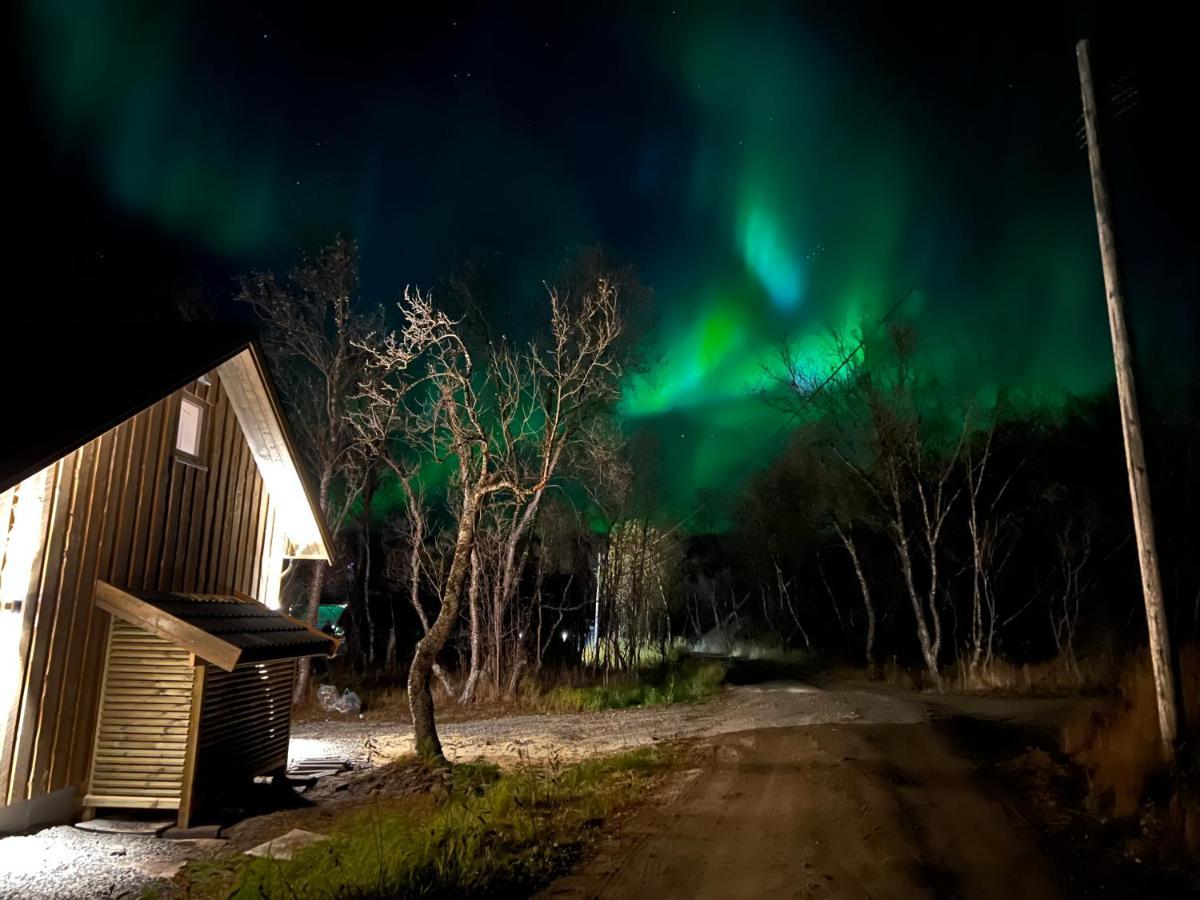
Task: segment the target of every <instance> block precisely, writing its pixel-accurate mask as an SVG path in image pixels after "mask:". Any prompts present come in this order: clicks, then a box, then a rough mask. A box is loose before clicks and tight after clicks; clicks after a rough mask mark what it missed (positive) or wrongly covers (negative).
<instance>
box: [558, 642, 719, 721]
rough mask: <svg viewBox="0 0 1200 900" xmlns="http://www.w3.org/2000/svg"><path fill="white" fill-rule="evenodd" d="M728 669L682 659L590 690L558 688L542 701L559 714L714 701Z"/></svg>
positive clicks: (684, 657)
mask: <svg viewBox="0 0 1200 900" xmlns="http://www.w3.org/2000/svg"><path fill="white" fill-rule="evenodd" d="M724 679H725V666H724V665H723V664H721V663H719V662H715V661H713V660H700V659H696V658H694V657H689V656H681V657H678V658H668V659H664V660H663V661H662V662H660V663H657V664H656V665H653V666H650V667H648V668H645V669H642V670H640V671H639V672H638V673H637V674H636V675H633V676H630V678H629V679H627V680H616V681H613V682H610V683H609V684H601V685H593V686H590V687H558V688H554V689H553V690H551V691H549V692H548V693H547V694H546V695H545V697H544V698H543V699H542V703H543V705H544V706H545V708H547V709H550V710H553V711H555V712H578V711H583V710H599V709H628V708H629V707H632V706H658V705H661V704H665V703H688V702H691V701H695V700H703V699H705V698H707V697H711V696H712V695H713V694H715V693H717V691H719V690H720V689H721V682H722V681H723V680H724Z"/></svg>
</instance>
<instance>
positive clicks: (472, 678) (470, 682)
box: [458, 551, 483, 703]
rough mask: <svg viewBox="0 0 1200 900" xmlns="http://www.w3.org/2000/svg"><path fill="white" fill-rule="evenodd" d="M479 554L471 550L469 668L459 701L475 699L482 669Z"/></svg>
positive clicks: (468, 604)
mask: <svg viewBox="0 0 1200 900" xmlns="http://www.w3.org/2000/svg"><path fill="white" fill-rule="evenodd" d="M479 570H480V562H479V554H478V553H477V552H475V551H472V552H471V584H470V586H469V587H468V588H467V606H468V611H469V614H470V618H471V670H470V672H469V673H468V674H467V683H466V685H465V686H464V687H463V692H462V696H461V697H460V698H459V701H458V702H459V703H471V702H472V701H473V700H474V699H475V685H476V684H477V683H478V682H479V673H480V671H481V670H482V669H483V660H482V656H483V648H482V646H481V645H482V643H483V633H482V632H483V628H482V625H481V624H480V621H479V576H480V571H479Z"/></svg>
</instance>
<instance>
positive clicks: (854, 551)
mask: <svg viewBox="0 0 1200 900" xmlns="http://www.w3.org/2000/svg"><path fill="white" fill-rule="evenodd" d="M833 527H834V528H835V529H837V533H838V537H839V538H841V539H842V545H843V546H844V547H845V548H846V552H847V553H849V554H850V562H852V563H853V564H854V574H855V575H856V576H858V588H859V590H860V591H862V601H863V606H864V607H866V610H867V648H866V653H867V671H868V672H874V671H875V604H874V603H872V602H871V587H870V585H868V584H867V576H866V575H865V574H864V573H863V567H862V562H861V560H859V558H858V547H857V546H855V544H854V538H853V537H852V536H851V535H850V534H849V533H848V532H845V531H843V530H842V529H841V527H840V526H839V525H838V524H837V523H834V526H833Z"/></svg>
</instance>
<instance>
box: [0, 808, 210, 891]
mask: <svg viewBox="0 0 1200 900" xmlns="http://www.w3.org/2000/svg"><path fill="white" fill-rule="evenodd" d="M223 843H224V842H223V841H164V840H160V839H158V838H154V837H144V836H142V835H129V834H95V833H93V832H89V831H81V830H80V829H78V828H75V827H73V826H70V825H59V826H56V827H54V828H45V829H43V830H41V831H39V832H37V833H36V834H30V835H20V836H17V837H6V838H3V839H0V897H3V898H13V900H16V898H27V900H42V898H56V900H59V898H76V897H79V898H84V897H87V898H91V897H137V896H139V895H140V894H141V892H142V891H143V890H144V889H145V888H146V887H147V886H148V885H149V884H150V883H151V882H152V881H154V880H155V879H157V878H169V877H170V876H172V875H174V874H175V872H176V871H177V870H178V869H179V867H180V866H182V865H183V863H184V862H185V861H186V860H188V859H194V858H197V857H201V856H205V855H211V854H212V853H214V852H215V849H216V848H217V847H219V846H220V845H221V844H223Z"/></svg>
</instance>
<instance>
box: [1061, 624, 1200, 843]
mask: <svg viewBox="0 0 1200 900" xmlns="http://www.w3.org/2000/svg"><path fill="white" fill-rule="evenodd" d="M1179 661H1180V674H1181V685H1180V687H1181V691H1180V693H1181V694H1182V697H1183V705H1184V708H1183V711H1182V712H1183V720H1184V721H1183V722H1181V726H1182V731H1183V733H1184V734H1185V735H1191V736H1193V740H1192V741H1191V742H1190V743H1188V742H1185V743H1184V744H1183V745H1182V748H1181V751H1180V756H1179V759H1178V760H1177V764H1176V766H1175V767H1174V768H1173V769H1171V770H1169V771H1168V770H1166V768H1165V766H1164V761H1163V757H1162V749H1161V743H1160V740H1159V734H1160V731H1159V726H1158V707H1157V705H1156V702H1155V695H1154V677H1153V674H1152V672H1151V669H1150V660H1149V656H1148V654H1146V653H1142V654H1140V655H1139V656H1138V658H1137V659H1136V660H1135V661H1134V662H1133V664H1131V665H1130V667H1129V668H1128V669H1127V670H1126V672H1125V674H1124V676H1123V677H1122V678H1121V696H1122V699H1123V703H1122V706H1121V708H1120V709H1119V710H1118V711H1116V712H1114V713H1108V714H1102V713H1093V714H1092V715H1091V716H1089V717H1088V718H1086V719H1081V720H1079V721H1076V722H1072V723H1070V724H1069V725H1068V726H1067V727H1066V728H1065V729H1064V730H1063V750H1064V752H1066V753H1067V754H1068V755H1069V756H1070V757H1072V759H1074V760H1075V761H1076V762H1077V763H1079V764H1080V765H1082V766H1084V767H1085V768H1086V770H1087V772H1088V777H1089V788H1090V802H1091V803H1092V805H1093V807H1094V809H1095V811H1096V812H1097V813H1099V814H1100V815H1102V816H1104V817H1114V818H1120V817H1124V816H1134V815H1140V816H1141V817H1142V819H1143V822H1145V823H1146V825H1147V827H1148V828H1150V829H1151V830H1153V831H1154V832H1155V835H1154V836H1155V838H1156V839H1157V841H1158V842H1159V843H1160V845H1161V844H1165V845H1167V846H1164V847H1162V849H1167V850H1169V849H1170V848H1171V847H1174V848H1175V849H1176V850H1178V851H1186V852H1192V853H1195V852H1200V778H1198V777H1197V776H1198V773H1200V752H1198V750H1197V747H1196V743H1195V736H1197V735H1200V647H1196V646H1190V647H1185V648H1184V649H1183V651H1182V652H1181V653H1180V654H1179Z"/></svg>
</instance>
